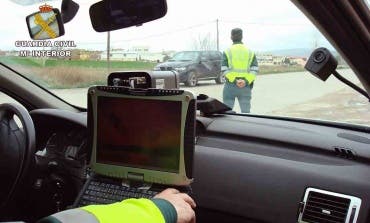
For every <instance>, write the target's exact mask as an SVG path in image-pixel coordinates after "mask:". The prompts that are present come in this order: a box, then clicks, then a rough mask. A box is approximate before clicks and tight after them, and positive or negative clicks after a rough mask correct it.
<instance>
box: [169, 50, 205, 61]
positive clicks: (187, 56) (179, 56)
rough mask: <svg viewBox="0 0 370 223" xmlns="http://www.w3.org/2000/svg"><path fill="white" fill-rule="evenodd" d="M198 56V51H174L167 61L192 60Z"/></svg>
mask: <svg viewBox="0 0 370 223" xmlns="http://www.w3.org/2000/svg"><path fill="white" fill-rule="evenodd" d="M198 56H199V53H198V52H180V53H176V54H175V55H174V56H173V57H172V58H171V59H170V60H169V61H194V60H196V59H197V58H198Z"/></svg>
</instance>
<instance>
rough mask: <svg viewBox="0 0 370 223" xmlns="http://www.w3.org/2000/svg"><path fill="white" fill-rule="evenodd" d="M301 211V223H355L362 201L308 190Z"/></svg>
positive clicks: (299, 220) (317, 190)
mask: <svg viewBox="0 0 370 223" xmlns="http://www.w3.org/2000/svg"><path fill="white" fill-rule="evenodd" d="M302 204H303V208H302V210H300V215H299V219H298V222H300V223H354V222H356V221H357V216H358V212H359V209H360V206H361V199H359V198H356V197H352V196H348V195H344V194H338V193H334V192H329V191H323V190H319V189H314V188H308V189H307V191H306V194H305V197H304V200H303V203H302Z"/></svg>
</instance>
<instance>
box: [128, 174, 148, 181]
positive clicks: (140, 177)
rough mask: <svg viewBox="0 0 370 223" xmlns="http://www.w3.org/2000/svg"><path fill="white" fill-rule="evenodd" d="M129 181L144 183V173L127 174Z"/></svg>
mask: <svg viewBox="0 0 370 223" xmlns="http://www.w3.org/2000/svg"><path fill="white" fill-rule="evenodd" d="M127 180H132V181H137V182H144V174H142V173H130V172H128V173H127Z"/></svg>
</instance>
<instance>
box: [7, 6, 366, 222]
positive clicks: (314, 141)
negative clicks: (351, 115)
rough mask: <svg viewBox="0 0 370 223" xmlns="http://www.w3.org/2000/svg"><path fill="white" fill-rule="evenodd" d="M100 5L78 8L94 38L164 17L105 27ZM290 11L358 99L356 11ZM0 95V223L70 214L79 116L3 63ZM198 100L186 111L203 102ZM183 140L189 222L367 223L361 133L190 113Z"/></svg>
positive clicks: (79, 171)
mask: <svg viewBox="0 0 370 223" xmlns="http://www.w3.org/2000/svg"><path fill="white" fill-rule="evenodd" d="M105 1H106V0H104V1H102V2H100V3H97V4H95V5H94V6H92V7H91V9H90V16H92V15H93V16H94V18H95V19H94V20H93V22H92V23H93V28H94V29H95V30H96V31H97V32H106V31H112V30H116V29H122V28H126V27H130V26H137V25H140V24H143V23H145V22H149V21H151V20H154V19H159V18H161V17H163V16H164V15H165V14H166V12H167V10H168V11H170V10H171V8H167V7H165V5H164V6H163V5H162V7H160V6H156V7H157V10H158V11H157V12H156V13H147V14H145V13H141V12H142V11H135V10H133V11H132V12H131V13H132V14H131V15H130V16H138V15H139V16H138V17H140V16H141V18H142V19H137V20H116V21H121V23H119V22H117V23H115V24H113V23H112V22H111V21H110V19H112V18H110V17H109V16H107V15H105V14H104V13H105V12H104V3H105ZM291 1H292V2H293V3H294V5H295V6H296V7H298V8H299V9H300V10H301V11H302V12H303V13H304V14H305V15H306V16H307V17H308V18H309V20H310V21H311V22H312V23H313V24H314V25H315V26H316V27H317V28H318V29H319V30H320V32H322V33H323V34H324V35H325V37H326V38H327V39H328V40H329V41H330V43H331V44H332V45H333V46H334V47H335V49H336V50H337V51H338V52H339V53H340V55H341V56H342V57H343V58H344V59H345V61H346V62H347V63H348V65H349V66H350V67H351V68H352V70H353V71H354V72H355V74H356V76H357V77H358V79H359V80H360V82H361V84H362V86H363V87H364V92H365V94H367V95H370V66H369V58H370V11H369V7H368V5H367V4H366V2H365V1H361V0H349V1H319V0H291ZM68 2H69V3H68ZM107 2H108V1H107ZM112 2H115V1H112ZM131 2H134V3H135V2H138V1H131ZM146 2H150V0H148V1H146ZM153 2H164V3H165V1H158V0H153ZM134 3H133V4H134ZM63 4H64V6H62V7H61V18H66V21H67V22H69V21H70V20H72V19H73V15H69V14H68V13H67V12H66V11H68V12H70V13H71V14H74V13H76V11H77V10H78V9H77V8H78V6H76V5H75V3H74V2H73V1H63ZM99 4H100V5H99ZM137 4H138V5H139V3H137ZM141 6H142V5H141ZM94 7H95V8H94ZM117 7H120V6H119V5H118V3H117ZM63 12H64V13H65V14H63ZM140 13H141V14H140ZM61 18H60V19H61ZM126 22H127V23H126ZM29 32H30V34H31V35H32V29H30V30H29ZM64 32H68V30H67V29H66V30H64ZM60 34H62V32H61V33H60ZM318 81H319V80H318ZM0 91H1V92H3V93H5V94H6V95H8V96H9V97H11V98H12V99H14V100H16V101H17V102H18V103H4V104H0V124H1V125H0V154H1V157H0V159H1V161H0V176H1V184H0V185H1V186H0V202H1V203H0V220H1V221H24V222H34V221H36V220H37V219H40V218H42V217H45V216H48V215H50V214H53V213H55V212H58V211H62V210H66V209H69V208H71V207H72V206H73V204H74V202H75V201H76V199H77V197H78V195H79V194H80V191H81V190H82V188H83V185H84V184H85V182H86V180H88V178H89V176H90V173H91V166H90V162H91V150H92V148H91V145H90V144H89V137H88V135H89V131H90V129H89V127H91V126H89V125H88V122H89V121H88V113H89V112H90V111H88V109H86V108H81V107H77V106H74V105H71V104H69V103H68V102H66V101H65V100H63V99H61V98H60V97H58V96H56V95H55V94H53V93H51V92H50V91H49V90H47V89H45V88H44V87H41V86H40V85H37V84H35V83H34V82H33V81H32V80H30V79H29V78H27V77H26V76H24V75H22V74H20V73H19V72H18V71H17V70H16V69H13V68H12V67H11V66H8V65H6V64H4V63H1V64H0ZM366 92H367V93H366ZM203 96H204V95H203ZM86 98H87V95H86ZM202 99H203V98H199V97H198V100H199V101H198V110H199V109H200V108H201V107H202V106H200V105H201V104H205V103H209V102H204V101H205V100H203V101H202ZM206 101H207V100H206ZM211 103H212V102H211ZM220 104H221V103H220ZM219 106H221V105H219ZM210 107H212V106H210ZM215 107H218V106H213V109H214V108H215ZM203 109H204V108H203ZM334 112H338V113H340V112H341V111H340V110H338V111H334ZM366 112H370V110H367V111H366ZM194 140H195V150H194V161H193V162H194V163H193V178H194V181H193V183H192V184H191V188H192V192H191V196H192V197H193V198H194V200H195V201H196V203H197V207H196V209H195V213H196V221H197V222H221V223H223V222H225V223H226V222H234V223H236V222H256V223H258V222H261V223H262V222H271V223H279V222H281V223H287V222H307V223H314V222H320V223H321V222H322V223H324V222H328V223H335V222H344V223H354V222H358V223H365V222H370V126H366V125H356V124H349V123H342V122H333V121H321V120H312V119H304V118H292V117H280V116H267V115H258V114H239V113H233V112H225V110H224V107H222V106H221V108H220V109H215V110H214V111H208V112H202V111H198V112H197V114H196V125H195V139H194Z"/></svg>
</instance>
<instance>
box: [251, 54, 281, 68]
mask: <svg viewBox="0 0 370 223" xmlns="http://www.w3.org/2000/svg"><path fill="white" fill-rule="evenodd" d="M256 57H257V61H258V65H264V66H274V65H284V64H286V63H287V60H286V59H287V57H286V56H276V55H272V54H256Z"/></svg>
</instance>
